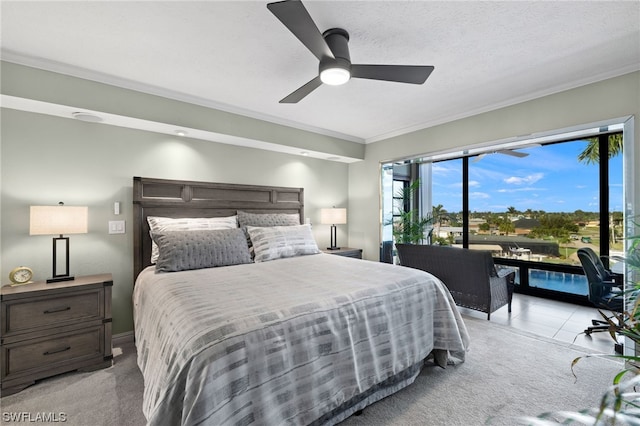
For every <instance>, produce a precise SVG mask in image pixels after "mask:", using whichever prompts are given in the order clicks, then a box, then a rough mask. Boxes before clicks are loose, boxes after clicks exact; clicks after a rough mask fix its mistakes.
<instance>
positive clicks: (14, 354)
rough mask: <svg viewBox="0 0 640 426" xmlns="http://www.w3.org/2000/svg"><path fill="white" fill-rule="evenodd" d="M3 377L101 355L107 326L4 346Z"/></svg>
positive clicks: (6, 377) (52, 367)
mask: <svg viewBox="0 0 640 426" xmlns="http://www.w3.org/2000/svg"><path fill="white" fill-rule="evenodd" d="M2 349H3V352H4V353H3V354H2V355H3V357H2V361H3V364H4V365H3V366H2V369H3V374H2V376H3V380H10V379H11V378H13V377H14V376H19V375H24V374H31V373H34V372H36V371H38V370H41V369H45V370H54V369H55V368H56V367H57V366H60V365H65V364H67V363H77V362H81V361H82V360H83V359H91V358H96V357H99V358H102V355H103V353H104V326H103V325H99V326H94V327H91V328H84V329H80V330H75V331H71V332H67V333H61V334H56V335H54V336H50V337H47V338H41V339H34V340H27V341H22V342H18V343H14V344H9V345H5V346H4V347H3V348H2Z"/></svg>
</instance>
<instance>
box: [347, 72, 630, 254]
mask: <svg viewBox="0 0 640 426" xmlns="http://www.w3.org/2000/svg"><path fill="white" fill-rule="evenodd" d="M631 116H633V117H634V118H635V120H634V121H635V130H634V132H633V133H634V138H633V140H634V143H633V145H634V146H632V145H630V144H628V145H626V146H625V149H626V150H627V151H631V150H634V152H633V153H632V159H631V161H630V162H629V164H626V168H625V173H627V176H628V177H629V178H628V179H627V182H628V183H630V184H631V185H634V184H635V182H636V181H640V179H638V175H637V174H638V173H640V148H638V145H639V144H640V121H638V117H640V72H635V73H631V74H627V75H623V76H620V77H616V78H612V79H609V80H605V81H601V82H598V83H594V84H589V85H586V86H582V87H579V88H576V89H572V90H567V91H564V92H561V93H556V94H553V95H549V96H545V97H542V98H538V99H535V100H531V101H528V102H523V103H520V104H517V105H513V106H510V107H506V108H501V109H498V110H494V111H491V112H487V113H484V114H479V115H475V116H472V117H468V118H465V119H461V120H456V121H453V122H449V123H446V124H442V125H439V126H434V127H431V128H427V129H423V130H419V131H416V132H412V133H408V134H405V135H402V136H397V137H394V138H390V139H386V140H383V141H380V142H376V143H372V144H368V145H366V150H365V160H364V161H361V162H358V163H354V164H351V165H350V167H349V244H350V245H351V246H352V247H361V248H363V249H364V257H365V258H367V259H375V260H377V259H378V257H379V244H380V217H381V215H380V195H379V194H380V164H381V162H386V161H389V160H394V159H400V158H409V157H413V156H419V155H423V154H429V153H435V152H440V151H447V150H452V149H453V148H462V147H468V146H471V145H478V144H485V143H489V142H492V141H500V140H504V139H508V138H513V137H519V136H522V135H530V134H539V133H546V132H553V131H558V130H561V129H567V128H571V127H575V126H583V125H586V124H594V123H598V122H603V121H607V120H612V119H618V118H625V117H626V118H628V117H631ZM633 170H635V173H636V175H635V176H631V175H629V174H630V173H633ZM629 189H630V193H629V197H628V200H631V201H632V202H633V203H635V206H634V211H635V212H636V214H640V184H635V187H634V188H629ZM633 200H635V201H633Z"/></svg>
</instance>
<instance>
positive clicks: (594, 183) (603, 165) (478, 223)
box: [384, 132, 624, 302]
mask: <svg viewBox="0 0 640 426" xmlns="http://www.w3.org/2000/svg"><path fill="white" fill-rule="evenodd" d="M420 163H429V164H430V167H429V168H428V169H427V170H428V171H429V172H428V173H425V172H421V171H422V170H423V168H422V167H420V166H416V164H420ZM409 165H411V166H412V167H409ZM385 167H386V171H387V174H389V175H390V176H391V177H390V179H392V180H395V179H396V171H397V176H398V177H399V176H400V175H401V174H402V181H403V182H405V183H406V184H410V183H411V182H412V181H413V180H415V179H420V181H421V183H422V185H423V193H428V194H429V197H430V203H429V204H430V205H424V204H423V207H422V210H423V214H424V213H430V214H432V215H433V218H434V223H433V232H432V238H431V242H432V243H434V244H445V245H456V246H461V247H466V248H470V249H483V250H490V251H491V252H492V253H493V255H494V257H495V261H496V263H502V264H507V265H511V266H516V267H518V268H519V277H518V279H517V282H518V285H519V291H521V292H525V293H529V294H534V295H539V296H547V297H554V298H560V299H563V300H570V301H576V302H586V296H587V294H588V287H587V282H586V279H585V278H584V276H583V275H582V268H581V266H580V262H579V260H578V257H577V254H576V252H577V250H578V248H580V247H591V248H593V249H594V250H595V251H596V253H598V254H600V255H603V256H607V255H609V254H621V253H622V252H623V250H624V248H623V238H622V237H623V235H624V229H623V228H624V223H623V170H622V135H621V132H614V133H610V132H602V133H600V134H596V135H593V136H589V137H574V138H567V139H562V140H556V141H553V142H546V143H534V144H529V145H524V146H521V147H520V148H514V149H495V150H488V151H485V152H481V153H479V154H475V155H466V156H461V157H458V158H447V159H443V160H426V161H425V160H424V159H420V160H416V159H414V160H411V161H410V162H405V163H396V164H389V165H386V166H385ZM401 170H402V173H401ZM407 170H409V173H407ZM386 196H389V194H386V195H385V197H386ZM397 206H398V205H397V204H396V207H397ZM384 238H389V236H388V235H387V234H385V235H384ZM386 241H387V246H389V242H388V241H389V240H388V239H387V240H386Z"/></svg>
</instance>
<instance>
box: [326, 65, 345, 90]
mask: <svg viewBox="0 0 640 426" xmlns="http://www.w3.org/2000/svg"><path fill="white" fill-rule="evenodd" d="M350 78H351V73H350V72H349V70H346V69H344V68H340V67H335V68H327V69H324V70H322V71H320V80H322V82H323V83H324V84H328V85H330V86H340V85H341V84H345V83H346V82H347V81H349V79H350Z"/></svg>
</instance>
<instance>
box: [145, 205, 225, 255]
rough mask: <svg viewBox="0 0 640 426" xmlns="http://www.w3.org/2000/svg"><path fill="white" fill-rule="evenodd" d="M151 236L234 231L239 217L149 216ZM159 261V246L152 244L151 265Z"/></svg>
mask: <svg viewBox="0 0 640 426" xmlns="http://www.w3.org/2000/svg"><path fill="white" fill-rule="evenodd" d="M147 222H148V223H149V230H150V234H158V233H163V232H166V231H201V230H205V229H208V230H212V229H233V228H237V227H238V216H227V217H183V218H177V219H176V218H172V217H158V216H147ZM157 261H158V246H157V245H156V243H155V241H152V242H151V263H156V262H157Z"/></svg>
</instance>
